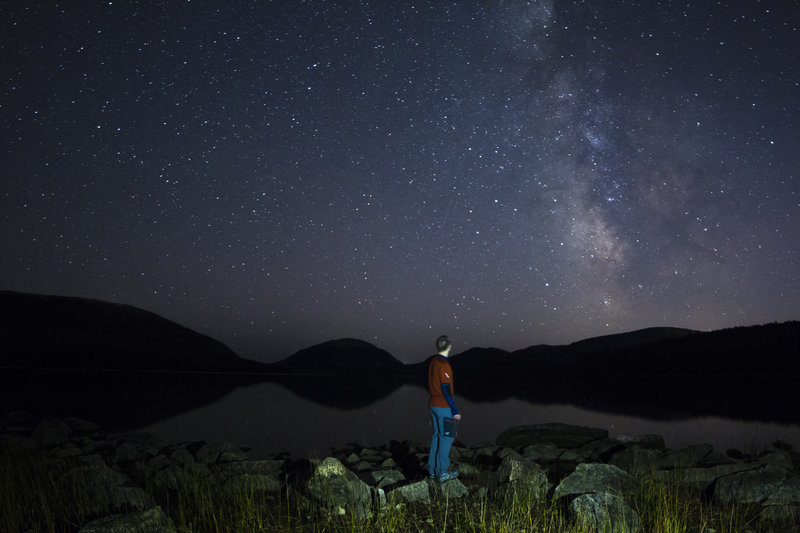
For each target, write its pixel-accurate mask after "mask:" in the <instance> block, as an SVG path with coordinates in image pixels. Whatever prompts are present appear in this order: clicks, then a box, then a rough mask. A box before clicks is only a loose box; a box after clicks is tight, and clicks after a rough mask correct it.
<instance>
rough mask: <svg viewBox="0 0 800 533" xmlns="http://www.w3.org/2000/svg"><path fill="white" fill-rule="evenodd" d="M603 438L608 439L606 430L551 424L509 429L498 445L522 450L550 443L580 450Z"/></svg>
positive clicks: (503, 434)
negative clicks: (585, 445)
mask: <svg viewBox="0 0 800 533" xmlns="http://www.w3.org/2000/svg"><path fill="white" fill-rule="evenodd" d="M603 438H608V431H607V430H605V429H599V428H589V427H583V426H573V425H570V424H560V423H549V424H534V425H530V426H515V427H511V428H508V429H507V430H505V431H503V432H502V433H501V434H500V435H499V436H498V437H497V445H498V446H506V447H508V448H522V447H524V446H531V445H533V444H543V443H550V444H553V445H555V446H556V447H558V448H580V447H581V446H583V445H584V444H587V443H589V442H592V441H594V440H597V439H603Z"/></svg>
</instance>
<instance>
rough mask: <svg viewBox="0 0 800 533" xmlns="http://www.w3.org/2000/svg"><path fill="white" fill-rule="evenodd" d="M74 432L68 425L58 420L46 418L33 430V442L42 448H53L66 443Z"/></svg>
mask: <svg viewBox="0 0 800 533" xmlns="http://www.w3.org/2000/svg"><path fill="white" fill-rule="evenodd" d="M71 435H72V430H71V429H70V427H69V426H68V425H66V424H65V423H64V422H62V421H61V420H59V419H57V418H45V419H43V420H40V421H39V423H38V424H37V425H36V429H34V430H33V435H32V436H33V440H35V441H36V444H38V445H39V446H41V447H42V448H52V447H54V446H58V445H60V444H64V443H66V442H67V441H68V440H69V438H70V436H71Z"/></svg>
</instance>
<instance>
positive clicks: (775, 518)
mask: <svg viewBox="0 0 800 533" xmlns="http://www.w3.org/2000/svg"><path fill="white" fill-rule="evenodd" d="M758 518H759V520H760V521H761V522H762V524H763V525H765V526H767V527H771V529H769V530H768V531H796V530H797V524H800V505H798V504H794V505H769V504H766V503H765V505H764V507H763V508H762V510H761V513H760V514H759V515H758ZM777 527H780V528H781V529H776V528H777ZM792 528H794V529H792Z"/></svg>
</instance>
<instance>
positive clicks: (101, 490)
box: [62, 461, 155, 517]
mask: <svg viewBox="0 0 800 533" xmlns="http://www.w3.org/2000/svg"><path fill="white" fill-rule="evenodd" d="M62 483H63V484H64V486H65V488H66V489H67V490H68V491H70V492H72V493H73V494H84V495H85V497H86V503H85V510H86V511H87V513H88V514H89V516H91V517H99V516H106V515H110V514H113V513H120V512H124V511H130V510H135V511H144V510H147V509H150V508H151V507H154V506H155V503H154V502H153V499H152V498H151V497H150V495H148V494H147V493H146V492H145V491H144V489H142V488H140V487H134V486H131V480H130V478H129V477H128V476H126V475H125V474H123V473H122V472H117V471H116V470H112V469H111V468H109V467H108V465H106V464H105V463H103V462H101V461H94V462H92V463H90V464H87V465H82V466H78V467H75V468H73V469H72V470H70V471H68V472H67V473H66V474H64V477H63V478H62Z"/></svg>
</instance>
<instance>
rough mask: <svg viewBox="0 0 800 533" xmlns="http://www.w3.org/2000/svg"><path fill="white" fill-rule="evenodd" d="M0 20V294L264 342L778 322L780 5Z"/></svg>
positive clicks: (794, 130) (474, 337)
mask: <svg viewBox="0 0 800 533" xmlns="http://www.w3.org/2000/svg"><path fill="white" fill-rule="evenodd" d="M658 4H660V5H658ZM0 20H2V35H0V52H2V59H1V61H2V81H1V82H0V83H2V102H1V103H0V109H2V118H3V120H2V122H1V123H0V136H1V137H2V147H3V149H2V161H1V164H2V168H3V171H2V177H0V184H1V185H2V187H0V231H1V233H0V236H1V237H2V241H0V242H2V253H0V289H7V290H16V291H25V292H35V293H45V294H59V295H68V296H80V297H87V298H98V299H102V300H108V301H113V302H120V303H125V304H131V305H135V306H138V307H142V308H144V309H147V310H150V311H153V312H155V313H158V314H160V315H162V316H165V317H166V318H169V319H171V320H174V321H176V322H178V323H180V324H183V325H185V326H187V327H190V328H192V329H195V330H197V331H199V332H202V333H205V334H207V335H210V336H212V337H214V338H216V339H219V340H220V341H222V342H224V343H226V344H227V345H228V346H230V347H231V348H232V349H234V350H235V351H236V352H237V353H239V354H240V355H242V356H245V357H250V358H254V359H259V360H264V361H272V360H277V359H280V358H283V357H287V356H288V355H290V354H292V353H293V352H294V351H296V350H298V349H301V348H305V347H308V346H310V345H313V344H316V343H319V342H323V341H326V340H330V339H335V338H342V337H356V338H360V339H363V340H366V341H369V342H372V343H373V344H375V345H377V346H378V347H380V348H383V349H385V350H388V351H389V352H391V353H392V354H393V355H395V356H396V357H397V358H398V359H401V360H403V361H405V362H417V361H421V360H423V359H424V358H425V357H426V356H427V355H429V354H431V353H433V351H434V340H435V338H436V337H437V336H438V335H440V334H443V333H446V334H448V335H450V337H451V338H452V340H453V342H454V353H458V352H459V351H462V350H463V349H466V348H468V347H471V346H495V347H499V348H503V349H506V350H515V349H519V348H524V347H527V346H530V345H534V344H542V343H547V344H565V343H569V342H573V341H577V340H581V339H584V338H588V337H592V336H598V335H605V334H611V333H619V332H625V331H632V330H636V329H640V328H645V327H650V326H676V327H686V328H692V329H698V330H709V329H720V328H725V327H732V326H740V325H753V324H761V323H766V322H772V321H785V320H792V319H798V318H800V194H799V193H800V58H799V57H798V56H800V6H798V3H797V2H789V1H781V2H757V1H737V2H706V1H702V2H695V3H690V4H686V3H685V2H660V3H657V2H622V1H620V2H594V1H591V2H589V1H587V2H556V1H546V2H517V1H514V2H503V3H502V4H500V3H497V4H496V3H493V2H463V3H449V2H448V3H445V2H431V3H425V2H419V3H415V4H412V3H407V2H384V1H380V2H373V3H364V4H357V3H355V2H342V3H338V2H289V1H286V2H283V1H280V2H272V3H269V2H224V3H223V2H202V1H200V2H198V1H191V2H189V1H183V2H178V1H168V2H123V1H114V2H64V3H62V4H60V5H56V4H55V3H54V2H46V3H42V4H41V5H40V4H39V3H38V2H28V1H25V2H22V1H17V2H3V3H2V4H0Z"/></svg>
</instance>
